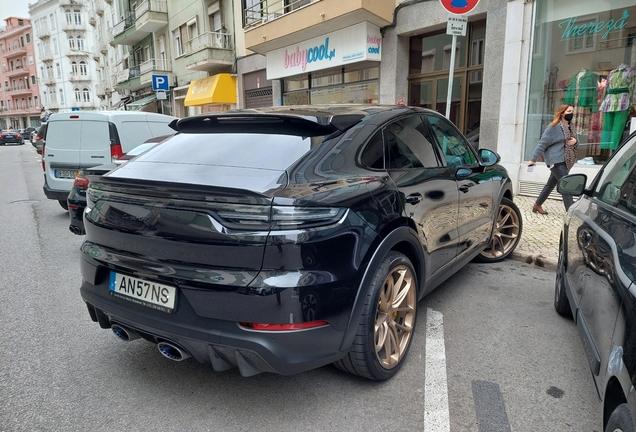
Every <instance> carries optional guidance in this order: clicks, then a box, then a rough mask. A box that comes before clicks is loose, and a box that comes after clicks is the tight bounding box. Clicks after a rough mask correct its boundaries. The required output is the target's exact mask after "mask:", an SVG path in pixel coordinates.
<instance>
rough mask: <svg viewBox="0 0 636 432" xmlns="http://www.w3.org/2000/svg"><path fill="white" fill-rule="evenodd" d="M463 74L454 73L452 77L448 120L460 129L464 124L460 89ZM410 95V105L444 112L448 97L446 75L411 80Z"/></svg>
mask: <svg viewBox="0 0 636 432" xmlns="http://www.w3.org/2000/svg"><path fill="white" fill-rule="evenodd" d="M463 83H464V76H463V74H460V75H459V76H458V75H455V77H454V78H453V92H452V95H451V109H450V121H451V122H453V123H454V124H455V125H457V126H458V127H459V128H460V130H461V129H463V124H464V115H463V113H464V99H463V98H462V89H463V88H464V85H463ZM409 94H410V95H411V96H410V97H411V99H410V103H409V104H410V105H411V106H419V107H423V108H428V109H432V110H434V111H437V112H439V113H442V114H446V102H447V99H448V75H442V76H439V77H435V78H429V79H425V80H422V81H417V82H416V81H412V82H411V84H410V91H409Z"/></svg>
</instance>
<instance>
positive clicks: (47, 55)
mask: <svg viewBox="0 0 636 432" xmlns="http://www.w3.org/2000/svg"><path fill="white" fill-rule="evenodd" d="M40 60H42V61H45V62H48V61H52V60H53V53H52V52H51V51H45V52H43V53H41V54H40Z"/></svg>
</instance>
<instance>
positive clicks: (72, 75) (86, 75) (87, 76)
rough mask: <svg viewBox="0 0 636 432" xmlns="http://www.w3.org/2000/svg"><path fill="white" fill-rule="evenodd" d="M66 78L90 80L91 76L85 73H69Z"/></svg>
mask: <svg viewBox="0 0 636 432" xmlns="http://www.w3.org/2000/svg"><path fill="white" fill-rule="evenodd" d="M68 80H69V81H70V82H81V81H90V80H91V77H90V75H88V74H85V75H82V74H71V75H70V76H69V77H68Z"/></svg>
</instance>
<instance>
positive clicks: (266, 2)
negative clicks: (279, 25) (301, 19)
mask: <svg viewBox="0 0 636 432" xmlns="http://www.w3.org/2000/svg"><path fill="white" fill-rule="evenodd" d="M316 1H320V0H287V1H284V2H282V1H279V0H261V1H258V2H255V3H254V4H252V5H251V6H248V7H246V8H245V9H243V22H244V25H245V27H251V26H255V25H258V24H262V23H266V22H268V21H271V20H273V19H276V18H278V17H279V16H282V15H285V14H287V13H290V12H293V11H295V10H296V9H299V8H301V7H303V6H306V5H308V4H311V3H313V2H316ZM250 3H253V2H248V4H250Z"/></svg>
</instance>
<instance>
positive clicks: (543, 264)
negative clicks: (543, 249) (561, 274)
mask: <svg viewBox="0 0 636 432" xmlns="http://www.w3.org/2000/svg"><path fill="white" fill-rule="evenodd" d="M509 258H510V259H513V260H515V261H521V262H524V263H526V264H530V265H534V266H535V267H539V268H541V269H543V270H546V271H552V272H556V269H557V260H556V259H554V258H549V257H545V256H543V255H541V254H539V255H532V254H530V253H527V252H517V251H514V252H512V253H511V254H510V256H509Z"/></svg>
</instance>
